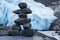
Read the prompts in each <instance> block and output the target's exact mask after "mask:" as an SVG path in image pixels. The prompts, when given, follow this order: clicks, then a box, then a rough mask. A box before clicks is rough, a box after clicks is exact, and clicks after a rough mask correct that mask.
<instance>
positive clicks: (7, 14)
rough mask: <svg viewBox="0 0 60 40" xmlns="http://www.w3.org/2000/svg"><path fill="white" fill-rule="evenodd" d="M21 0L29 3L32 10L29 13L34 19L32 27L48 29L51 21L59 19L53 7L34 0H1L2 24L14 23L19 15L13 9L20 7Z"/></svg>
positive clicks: (0, 14) (0, 13)
mask: <svg viewBox="0 0 60 40" xmlns="http://www.w3.org/2000/svg"><path fill="white" fill-rule="evenodd" d="M21 2H25V3H27V5H28V8H30V9H31V10H32V14H29V15H28V17H29V18H31V20H32V21H31V24H32V29H37V30H48V29H49V28H50V25H51V23H52V22H54V21H55V20H56V19H57V17H56V16H54V14H55V13H54V11H53V10H52V9H51V8H49V7H46V6H45V5H44V4H42V3H38V2H36V1H34V0H0V24H4V25H7V26H12V25H13V24H14V20H16V19H17V18H18V15H16V14H14V13H13V11H14V10H17V9H19V7H18V3H21Z"/></svg>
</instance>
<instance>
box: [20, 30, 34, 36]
mask: <svg viewBox="0 0 60 40" xmlns="http://www.w3.org/2000/svg"><path fill="white" fill-rule="evenodd" d="M21 35H22V36H26V37H32V36H33V35H34V32H33V30H32V29H27V30H22V32H21Z"/></svg>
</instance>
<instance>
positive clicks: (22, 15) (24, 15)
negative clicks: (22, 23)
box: [18, 13, 27, 18]
mask: <svg viewBox="0 0 60 40" xmlns="http://www.w3.org/2000/svg"><path fill="white" fill-rule="evenodd" d="M18 15H19V17H20V18H27V14H24V13H20V14H18Z"/></svg>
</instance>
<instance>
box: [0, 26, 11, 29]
mask: <svg viewBox="0 0 60 40" xmlns="http://www.w3.org/2000/svg"><path fill="white" fill-rule="evenodd" d="M9 29H11V27H10V26H0V30H9Z"/></svg>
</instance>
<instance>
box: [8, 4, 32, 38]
mask: <svg viewBox="0 0 60 40" xmlns="http://www.w3.org/2000/svg"><path fill="white" fill-rule="evenodd" d="M18 6H19V8H21V9H18V10H15V11H13V12H14V13H15V14H18V16H19V18H18V19H17V20H15V21H14V22H15V24H14V25H13V26H12V30H14V31H15V32H17V31H16V30H18V32H17V33H18V34H17V33H16V34H15V35H22V36H27V37H31V36H33V30H32V29H31V24H30V22H31V19H30V18H28V17H27V14H31V13H32V11H31V10H30V9H29V8H27V4H26V3H19V4H18ZM21 25H22V26H21ZM21 27H23V28H24V30H22V29H21ZM12 32H13V31H10V32H9V33H8V34H9V35H10V36H11V34H10V33H12ZM19 32H20V33H19ZM12 34H14V33H12ZM12 36H14V35H12Z"/></svg>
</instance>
